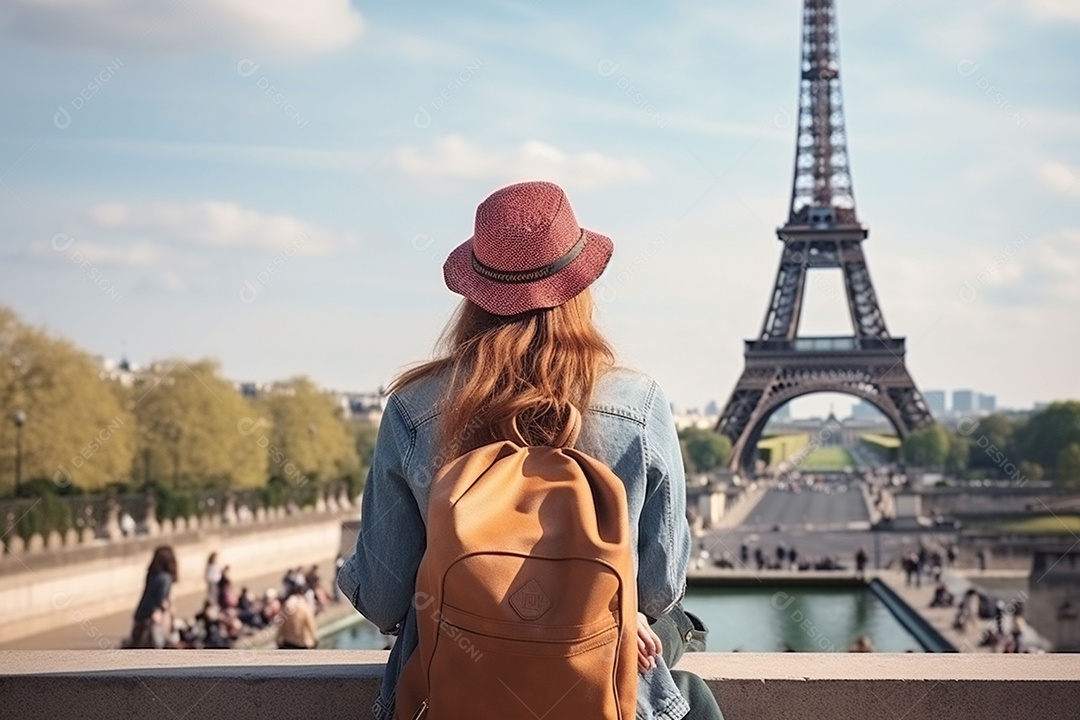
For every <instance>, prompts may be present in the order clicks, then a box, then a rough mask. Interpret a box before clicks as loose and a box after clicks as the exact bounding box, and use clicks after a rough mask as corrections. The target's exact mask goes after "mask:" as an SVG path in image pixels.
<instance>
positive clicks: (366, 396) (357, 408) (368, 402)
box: [332, 392, 386, 425]
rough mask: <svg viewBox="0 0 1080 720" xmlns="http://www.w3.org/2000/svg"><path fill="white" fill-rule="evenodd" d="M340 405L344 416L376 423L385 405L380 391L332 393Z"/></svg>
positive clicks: (357, 420) (384, 398) (384, 399)
mask: <svg viewBox="0 0 1080 720" xmlns="http://www.w3.org/2000/svg"><path fill="white" fill-rule="evenodd" d="M332 394H333V395H334V396H335V397H336V398H337V401H338V403H339V404H340V406H341V409H342V411H343V413H344V415H345V417H347V418H349V419H350V420H354V421H356V422H367V423H371V424H373V425H378V424H379V421H380V420H381V419H382V414H383V409H384V408H385V406H386V397H385V396H384V395H383V393H381V392H367V393H356V392H344V393H332Z"/></svg>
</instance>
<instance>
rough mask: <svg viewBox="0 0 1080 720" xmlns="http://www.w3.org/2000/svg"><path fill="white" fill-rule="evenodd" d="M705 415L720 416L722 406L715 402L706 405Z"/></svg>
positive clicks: (711, 401)
mask: <svg viewBox="0 0 1080 720" xmlns="http://www.w3.org/2000/svg"><path fill="white" fill-rule="evenodd" d="M705 414H706V415H719V414H720V406H719V405H717V404H716V401H715V400H710V401H709V402H707V403H705Z"/></svg>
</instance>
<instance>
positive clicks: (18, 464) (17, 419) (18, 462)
mask: <svg viewBox="0 0 1080 720" xmlns="http://www.w3.org/2000/svg"><path fill="white" fill-rule="evenodd" d="M11 421H12V422H13V423H15V495H18V494H19V490H20V489H21V488H22V434H23V425H25V424H26V412H25V411H23V410H16V411H15V412H14V413H12V414H11Z"/></svg>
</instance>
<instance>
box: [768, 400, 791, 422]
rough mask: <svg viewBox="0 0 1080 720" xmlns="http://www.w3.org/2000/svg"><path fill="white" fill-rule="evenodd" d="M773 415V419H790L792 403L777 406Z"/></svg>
mask: <svg viewBox="0 0 1080 720" xmlns="http://www.w3.org/2000/svg"><path fill="white" fill-rule="evenodd" d="M771 417H772V419H773V420H790V419H791V403H784V404H783V405H781V406H780V407H778V408H776V412H774V413H773V414H772V416H771Z"/></svg>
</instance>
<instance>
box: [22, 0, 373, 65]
mask: <svg viewBox="0 0 1080 720" xmlns="http://www.w3.org/2000/svg"><path fill="white" fill-rule="evenodd" d="M363 28H364V22H363V18H362V17H361V16H360V13H358V12H357V11H356V10H355V9H354V8H352V7H351V6H350V4H349V0H306V1H305V2H302V3H301V2H295V0H182V1H175V0H5V2H4V3H3V4H0V33H3V34H6V35H10V36H12V37H18V38H29V39H32V40H37V41H41V42H45V43H48V44H50V45H61V46H66V47H79V48H84V49H91V50H96V51H101V52H105V53H108V54H109V55H113V54H119V55H123V54H124V53H125V52H130V51H132V50H134V51H136V52H147V53H150V52H158V51H165V52H175V51H187V50H198V49H201V48H206V47H224V48H226V49H229V50H234V51H235V50H252V51H263V52H286V53H314V52H321V51H327V50H336V49H338V48H341V47H344V46H346V45H348V44H349V43H350V42H352V41H353V40H355V39H356V38H357V37H358V36H359V35H360V33H361V32H362V31H363Z"/></svg>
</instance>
